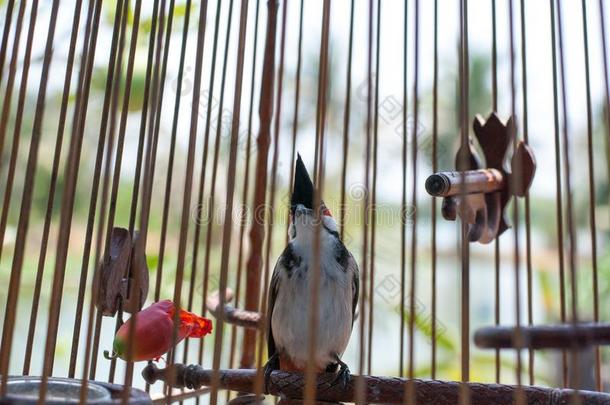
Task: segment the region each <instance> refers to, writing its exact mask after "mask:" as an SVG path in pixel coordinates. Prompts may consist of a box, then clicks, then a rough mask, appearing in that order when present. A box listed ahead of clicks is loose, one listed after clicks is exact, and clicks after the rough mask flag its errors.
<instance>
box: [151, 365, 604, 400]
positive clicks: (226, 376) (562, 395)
mask: <svg viewBox="0 0 610 405" xmlns="http://www.w3.org/2000/svg"><path fill="white" fill-rule="evenodd" d="M218 372H219V373H220V379H219V380H218V381H219V387H218V388H219V389H227V390H231V391H238V392H243V393H254V386H255V381H256V377H257V371H256V370H253V369H250V370H244V369H240V370H219V371H218ZM213 373H214V371H213V370H206V369H204V368H202V367H201V366H198V365H189V366H185V365H184V364H174V365H171V366H169V367H167V368H165V369H159V368H157V366H155V365H154V364H153V363H149V364H148V365H147V366H146V367H145V368H144V370H142V376H143V377H144V379H145V380H146V382H147V383H149V384H154V383H155V382H156V381H164V382H165V383H167V384H168V385H169V386H171V387H174V388H184V387H186V388H191V389H198V388H200V387H202V386H206V385H209V384H210V383H211V381H212V375H213ZM359 378H362V379H363V382H364V385H365V398H364V401H365V402H366V403H385V404H402V403H403V401H404V399H405V398H404V396H405V393H406V392H407V391H406V390H405V388H406V386H407V385H408V384H412V385H413V387H412V388H413V390H412V391H411V392H415V398H414V403H416V404H436V405H449V404H451V405H453V404H457V403H459V398H460V391H461V390H462V384H463V383H460V382H456V381H440V380H420V379H413V380H407V379H405V378H398V377H378V376H355V375H351V376H350V379H349V382H348V384H347V385H346V386H345V387H343V386H342V384H341V383H337V381H336V375H335V374H333V373H324V374H318V376H317V380H316V399H317V400H318V401H324V402H355V401H356V386H357V381H358V379H359ZM466 385H467V386H468V390H469V392H470V403H471V404H473V405H479V404H480V405H483V404H511V403H513V400H514V396H515V393H516V392H517V390H520V392H521V393H522V394H523V396H524V398H525V400H526V403H528V404H549V405H560V404H561V405H567V404H569V403H571V401H573V400H574V395H578V397H579V399H580V401H582V402H583V403H586V404H592V405H595V404H608V403H610V394H605V393H599V392H590V391H578V392H576V391H574V390H570V389H555V388H544V387H530V386H521V387H517V386H514V385H505V384H482V383H466ZM268 388H269V394H271V395H274V396H280V397H282V398H287V399H302V398H303V397H304V395H305V376H304V375H303V374H302V373H288V372H284V371H273V372H272V373H271V377H270V384H269V386H268Z"/></svg>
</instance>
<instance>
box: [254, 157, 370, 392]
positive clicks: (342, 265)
mask: <svg viewBox="0 0 610 405" xmlns="http://www.w3.org/2000/svg"><path fill="white" fill-rule="evenodd" d="M318 209H319V210H320V211H319V218H320V220H321V223H318V222H317V218H316V215H315V208H314V185H313V183H312V181H311V178H310V177H309V173H308V172H307V169H306V167H305V164H304V163H303V160H302V159H301V155H300V154H297V160H296V164H295V171H294V185H293V190H292V196H291V201H290V226H289V229H288V236H289V241H288V244H287V246H286V248H285V249H284V251H283V252H282V254H281V255H280V256H279V258H278V259H277V263H276V265H275V268H274V270H273V275H272V277H271V282H270V287H269V295H268V313H267V314H268V317H267V319H268V321H267V322H268V325H267V349H268V361H267V363H266V364H265V367H264V371H265V385H266V388H267V387H268V384H269V381H270V376H271V372H272V371H274V370H282V371H293V372H294V371H296V372H303V371H305V369H306V367H307V362H308V359H309V354H310V353H309V352H308V347H309V346H308V339H309V326H310V325H309V324H310V321H309V319H310V318H309V317H310V311H311V309H312V308H311V305H310V301H311V292H310V288H311V287H310V283H311V282H312V276H313V272H314V271H316V269H319V271H320V273H319V290H318V291H319V295H318V297H319V300H318V301H319V307H318V323H317V325H316V326H315V353H314V358H313V362H314V365H315V371H316V373H321V372H332V373H337V378H336V380H338V381H340V382H342V383H343V385H344V386H346V385H347V383H348V381H349V378H350V371H349V367H348V366H347V364H346V363H344V362H343V361H342V360H341V357H342V355H343V353H344V351H345V349H346V347H347V344H348V342H349V338H350V335H351V333H352V329H353V325H354V318H355V315H356V306H357V304H358V293H359V285H360V281H359V271H358V264H357V263H356V260H355V259H354V257H353V256H352V254H351V253H350V252H349V250H348V249H347V248H346V247H345V245H344V243H343V242H342V240H341V237H340V235H339V232H338V226H337V222H336V221H335V219H334V218H333V217H332V214H331V212H330V210H329V209H328V208H327V207H326V206H325V205H324V203H323V202H320V204H319V206H318ZM318 230H319V232H320V249H319V260H320V261H319V263H320V265H319V266H316V263H315V260H316V259H315V257H314V248H313V246H314V237H315V236H314V235H315V233H316V232H318ZM267 392H268V389H267Z"/></svg>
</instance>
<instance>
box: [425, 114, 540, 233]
mask: <svg viewBox="0 0 610 405" xmlns="http://www.w3.org/2000/svg"><path fill="white" fill-rule="evenodd" d="M473 129H474V133H475V136H476V139H477V141H478V143H479V146H480V148H481V150H482V151H483V156H484V157H485V165H483V164H482V163H481V159H480V158H479V156H478V153H477V152H476V150H475V148H474V145H473V144H472V138H471V139H469V142H468V145H467V146H466V147H464V146H462V147H461V148H460V149H459V150H458V152H457V155H456V167H457V168H458V170H459V171H455V172H440V173H435V174H433V175H432V176H430V177H428V179H427V180H426V190H427V191H428V193H429V194H430V195H433V196H437V197H443V203H442V206H441V213H442V214H443V217H444V218H445V219H447V220H450V221H454V220H455V219H456V218H457V216H459V217H460V218H461V219H462V221H465V222H466V223H467V224H468V240H469V241H471V242H475V241H478V242H481V243H489V242H491V241H493V240H494V239H495V238H497V237H498V236H499V235H501V234H502V233H503V232H504V231H505V230H506V229H508V228H509V225H508V223H507V221H506V217H505V215H506V214H505V212H504V211H505V208H506V205H507V204H508V202H509V201H510V199H511V197H513V196H518V197H523V196H525V195H526V194H527V191H528V190H529V187H530V186H531V184H532V180H533V178H534V174H535V172H536V160H535V158H534V154H533V152H532V150H531V149H530V147H529V146H527V145H526V144H525V143H524V142H523V141H518V142H517V143H516V146H515V148H514V152H513V153H512V157H510V156H509V155H510V153H509V152H510V149H511V148H510V146H511V145H514V139H515V136H516V126H515V120H514V117H510V118H509V120H508V121H507V123H506V124H504V123H503V122H502V121H501V120H500V118H498V116H497V115H496V113H491V114H490V116H489V118H487V121H485V120H483V118H482V117H480V116H478V115H477V116H476V117H475V119H474V122H473ZM509 157H510V159H509ZM509 160H510V162H509ZM508 163H510V164H508ZM507 166H508V167H507Z"/></svg>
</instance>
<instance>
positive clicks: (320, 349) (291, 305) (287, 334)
mask: <svg viewBox="0 0 610 405" xmlns="http://www.w3.org/2000/svg"><path fill="white" fill-rule="evenodd" d="M322 246H332V244H326V243H322ZM293 248H294V253H295V255H297V256H300V257H301V263H300V265H299V266H298V268H295V269H293V270H292V272H291V274H290V275H289V274H288V272H286V271H282V272H281V273H280V277H281V279H280V288H279V289H278V294H277V297H276V301H275V306H274V309H273V314H272V318H271V327H272V330H273V338H274V340H275V344H276V346H277V349H278V350H279V351H280V352H284V353H285V354H287V355H288V356H289V357H290V358H291V359H292V361H293V363H294V364H295V366H297V367H303V368H304V367H305V366H306V364H307V359H308V357H309V353H308V349H307V348H308V339H309V334H310V329H311V328H310V308H311V306H310V302H311V283H312V282H313V280H312V277H313V271H311V270H312V266H311V263H312V261H313V260H312V258H311V255H310V252H311V250H310V249H309V247H308V246H299V244H298V243H293ZM320 267H321V272H320V279H319V282H320V284H319V290H318V302H319V307H318V308H319V309H318V323H317V326H316V327H315V328H314V330H315V363H316V367H317V368H319V369H323V368H325V367H326V366H327V365H329V364H331V363H336V358H335V357H334V355H333V354H334V353H336V354H337V355H338V356H341V355H342V354H343V352H344V351H345V348H346V346H347V343H348V341H349V336H350V334H351V329H352V316H353V314H352V297H353V284H352V283H353V274H352V273H351V271H349V270H348V271H346V269H344V268H342V267H341V266H340V265H339V263H337V261H336V258H335V252H334V250H333V249H332V248H331V247H329V248H328V249H324V248H323V249H322V252H321V266H320Z"/></svg>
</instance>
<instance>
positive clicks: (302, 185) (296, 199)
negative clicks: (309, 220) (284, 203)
mask: <svg viewBox="0 0 610 405" xmlns="http://www.w3.org/2000/svg"><path fill="white" fill-rule="evenodd" d="M290 203H291V205H292V206H293V207H294V206H295V205H297V204H303V205H304V206H305V207H306V208H310V209H313V183H312V182H311V179H310V178H309V173H307V169H306V168H305V164H303V161H302V160H301V155H299V154H297V163H296V168H295V171H294V188H293V190H292V199H291V201H290Z"/></svg>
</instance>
